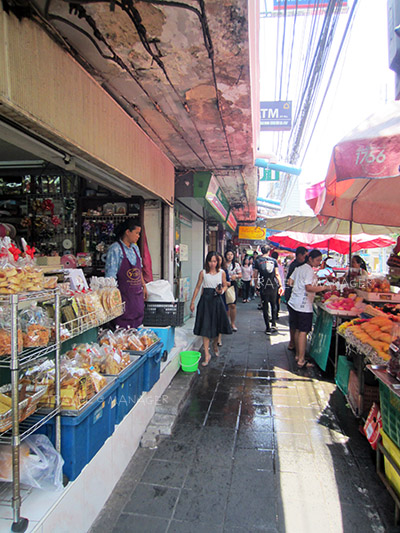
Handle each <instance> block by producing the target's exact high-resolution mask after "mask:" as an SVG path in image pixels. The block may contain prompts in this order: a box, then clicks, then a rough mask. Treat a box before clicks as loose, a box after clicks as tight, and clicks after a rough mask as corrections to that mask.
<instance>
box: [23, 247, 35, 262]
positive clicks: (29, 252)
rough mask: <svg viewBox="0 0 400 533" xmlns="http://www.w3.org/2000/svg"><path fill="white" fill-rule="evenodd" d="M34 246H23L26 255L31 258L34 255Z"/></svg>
mask: <svg viewBox="0 0 400 533" xmlns="http://www.w3.org/2000/svg"><path fill="white" fill-rule="evenodd" d="M35 251H36V250H35V248H34V247H33V246H29V244H28V245H27V246H26V247H25V253H26V255H29V257H30V258H31V259H33V256H34V255H35Z"/></svg>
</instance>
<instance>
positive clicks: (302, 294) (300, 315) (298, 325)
mask: <svg viewBox="0 0 400 533" xmlns="http://www.w3.org/2000/svg"><path fill="white" fill-rule="evenodd" d="M321 261H322V253H321V252H320V251H319V250H312V251H311V252H310V253H309V254H308V255H307V256H306V261H305V263H304V264H303V265H301V266H298V267H297V268H296V269H295V270H294V272H293V274H292V275H291V276H290V278H289V284H290V285H291V286H292V293H291V296H290V299H289V302H288V309H289V318H290V323H291V324H292V325H293V327H294V329H295V334H294V342H295V347H296V361H297V366H298V368H304V367H308V366H313V365H312V363H308V362H307V361H306V345H307V334H308V333H309V332H310V331H311V327H312V318H313V301H314V297H315V294H316V293H317V292H323V291H328V290H332V285H322V286H321V285H318V278H317V275H316V273H315V272H314V269H315V268H317V267H319V265H320V264H321Z"/></svg>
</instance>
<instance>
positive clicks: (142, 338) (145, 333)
mask: <svg viewBox="0 0 400 533" xmlns="http://www.w3.org/2000/svg"><path fill="white" fill-rule="evenodd" d="M98 340H99V344H100V345H104V344H106V345H109V346H113V347H116V348H118V349H120V350H129V351H134V352H143V351H145V350H146V349H147V348H149V347H150V346H152V345H153V344H155V343H156V342H158V341H159V340H160V339H159V337H158V336H157V334H156V333H155V332H154V331H153V330H151V329H141V330H137V329H135V328H127V329H125V328H117V329H116V330H115V331H111V330H104V331H102V332H100V334H99V339H98Z"/></svg>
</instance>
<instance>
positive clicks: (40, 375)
mask: <svg viewBox="0 0 400 533" xmlns="http://www.w3.org/2000/svg"><path fill="white" fill-rule="evenodd" d="M60 375H61V377H60V386H61V390H60V396H61V408H62V409H66V410H78V409H81V408H82V407H83V406H84V405H85V404H86V403H87V402H88V401H89V400H90V399H91V398H93V396H95V394H97V393H98V392H100V391H101V390H102V389H103V388H104V387H105V386H106V385H107V380H106V378H105V377H104V376H101V375H100V374H99V373H98V372H96V371H95V370H94V369H93V368H90V367H89V366H88V365H80V364H79V363H78V361H76V360H75V359H70V358H63V359H62V360H61V364H60ZM21 383H23V384H30V385H33V384H34V385H35V386H46V387H47V389H46V393H45V394H44V395H43V397H42V398H41V400H40V406H41V407H46V408H54V407H55V367H54V361H50V360H47V361H45V362H44V363H42V364H38V365H35V366H33V367H31V368H29V369H28V370H27V371H26V372H25V374H24V376H23V377H22V379H21Z"/></svg>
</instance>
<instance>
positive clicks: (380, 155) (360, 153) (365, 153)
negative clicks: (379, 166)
mask: <svg viewBox="0 0 400 533" xmlns="http://www.w3.org/2000/svg"><path fill="white" fill-rule="evenodd" d="M385 159H386V155H385V150H384V149H383V148H371V147H364V146H360V147H359V148H357V151H356V165H362V164H363V163H383V162H384V161H385Z"/></svg>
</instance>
